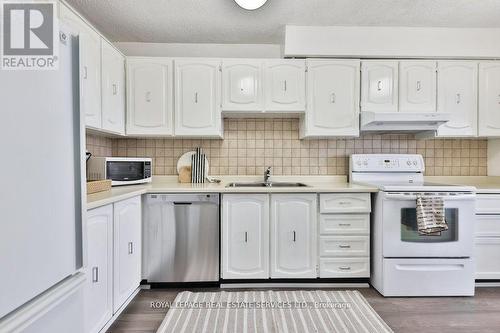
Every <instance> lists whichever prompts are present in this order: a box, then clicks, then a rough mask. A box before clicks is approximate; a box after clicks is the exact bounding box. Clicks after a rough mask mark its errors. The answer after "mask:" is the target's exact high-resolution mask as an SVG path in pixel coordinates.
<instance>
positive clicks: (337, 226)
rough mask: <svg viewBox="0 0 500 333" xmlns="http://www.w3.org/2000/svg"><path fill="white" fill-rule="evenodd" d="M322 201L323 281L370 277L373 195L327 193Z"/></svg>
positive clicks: (320, 232)
mask: <svg viewBox="0 0 500 333" xmlns="http://www.w3.org/2000/svg"><path fill="white" fill-rule="evenodd" d="M319 201H320V216H319V221H320V222H319V246H318V248H319V277H320V278H368V277H370V212H371V201H370V194H369V193H332V194H328V193H324V194H320V195H319Z"/></svg>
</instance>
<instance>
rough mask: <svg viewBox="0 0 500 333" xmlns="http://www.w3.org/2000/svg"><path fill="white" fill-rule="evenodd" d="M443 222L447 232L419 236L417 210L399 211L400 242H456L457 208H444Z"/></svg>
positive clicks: (405, 209) (403, 209) (406, 209)
mask: <svg viewBox="0 0 500 333" xmlns="http://www.w3.org/2000/svg"><path fill="white" fill-rule="evenodd" d="M445 220H446V223H448V230H446V231H442V232H439V233H436V235H420V234H419V233H418V228H417V210H416V209H415V208H402V209H401V241H403V242H414V243H439V242H454V241H457V240H458V223H459V221H458V208H446V209H445Z"/></svg>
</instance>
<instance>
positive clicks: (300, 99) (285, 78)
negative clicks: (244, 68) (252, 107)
mask: <svg viewBox="0 0 500 333" xmlns="http://www.w3.org/2000/svg"><path fill="white" fill-rule="evenodd" d="M264 71H265V82H264V92H265V93H264V95H265V101H266V102H265V110H266V111H271V112H274V111H292V112H293V111H304V110H305V93H306V88H305V84H306V78H305V61H303V60H267V61H266V63H265V69H264Z"/></svg>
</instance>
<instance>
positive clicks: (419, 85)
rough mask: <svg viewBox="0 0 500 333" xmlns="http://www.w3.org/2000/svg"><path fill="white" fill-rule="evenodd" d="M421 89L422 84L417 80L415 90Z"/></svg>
mask: <svg viewBox="0 0 500 333" xmlns="http://www.w3.org/2000/svg"><path fill="white" fill-rule="evenodd" d="M421 89H422V85H421V83H420V81H417V91H420V90H421Z"/></svg>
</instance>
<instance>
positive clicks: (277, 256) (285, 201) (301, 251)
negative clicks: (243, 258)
mask: <svg viewBox="0 0 500 333" xmlns="http://www.w3.org/2000/svg"><path fill="white" fill-rule="evenodd" d="M316 216H317V200H316V194H304V195H295V194H282V195H274V194H273V195H271V278H315V277H316V275H317V273H316V261H317V260H316V257H317V252H316V247H317V233H316Z"/></svg>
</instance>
